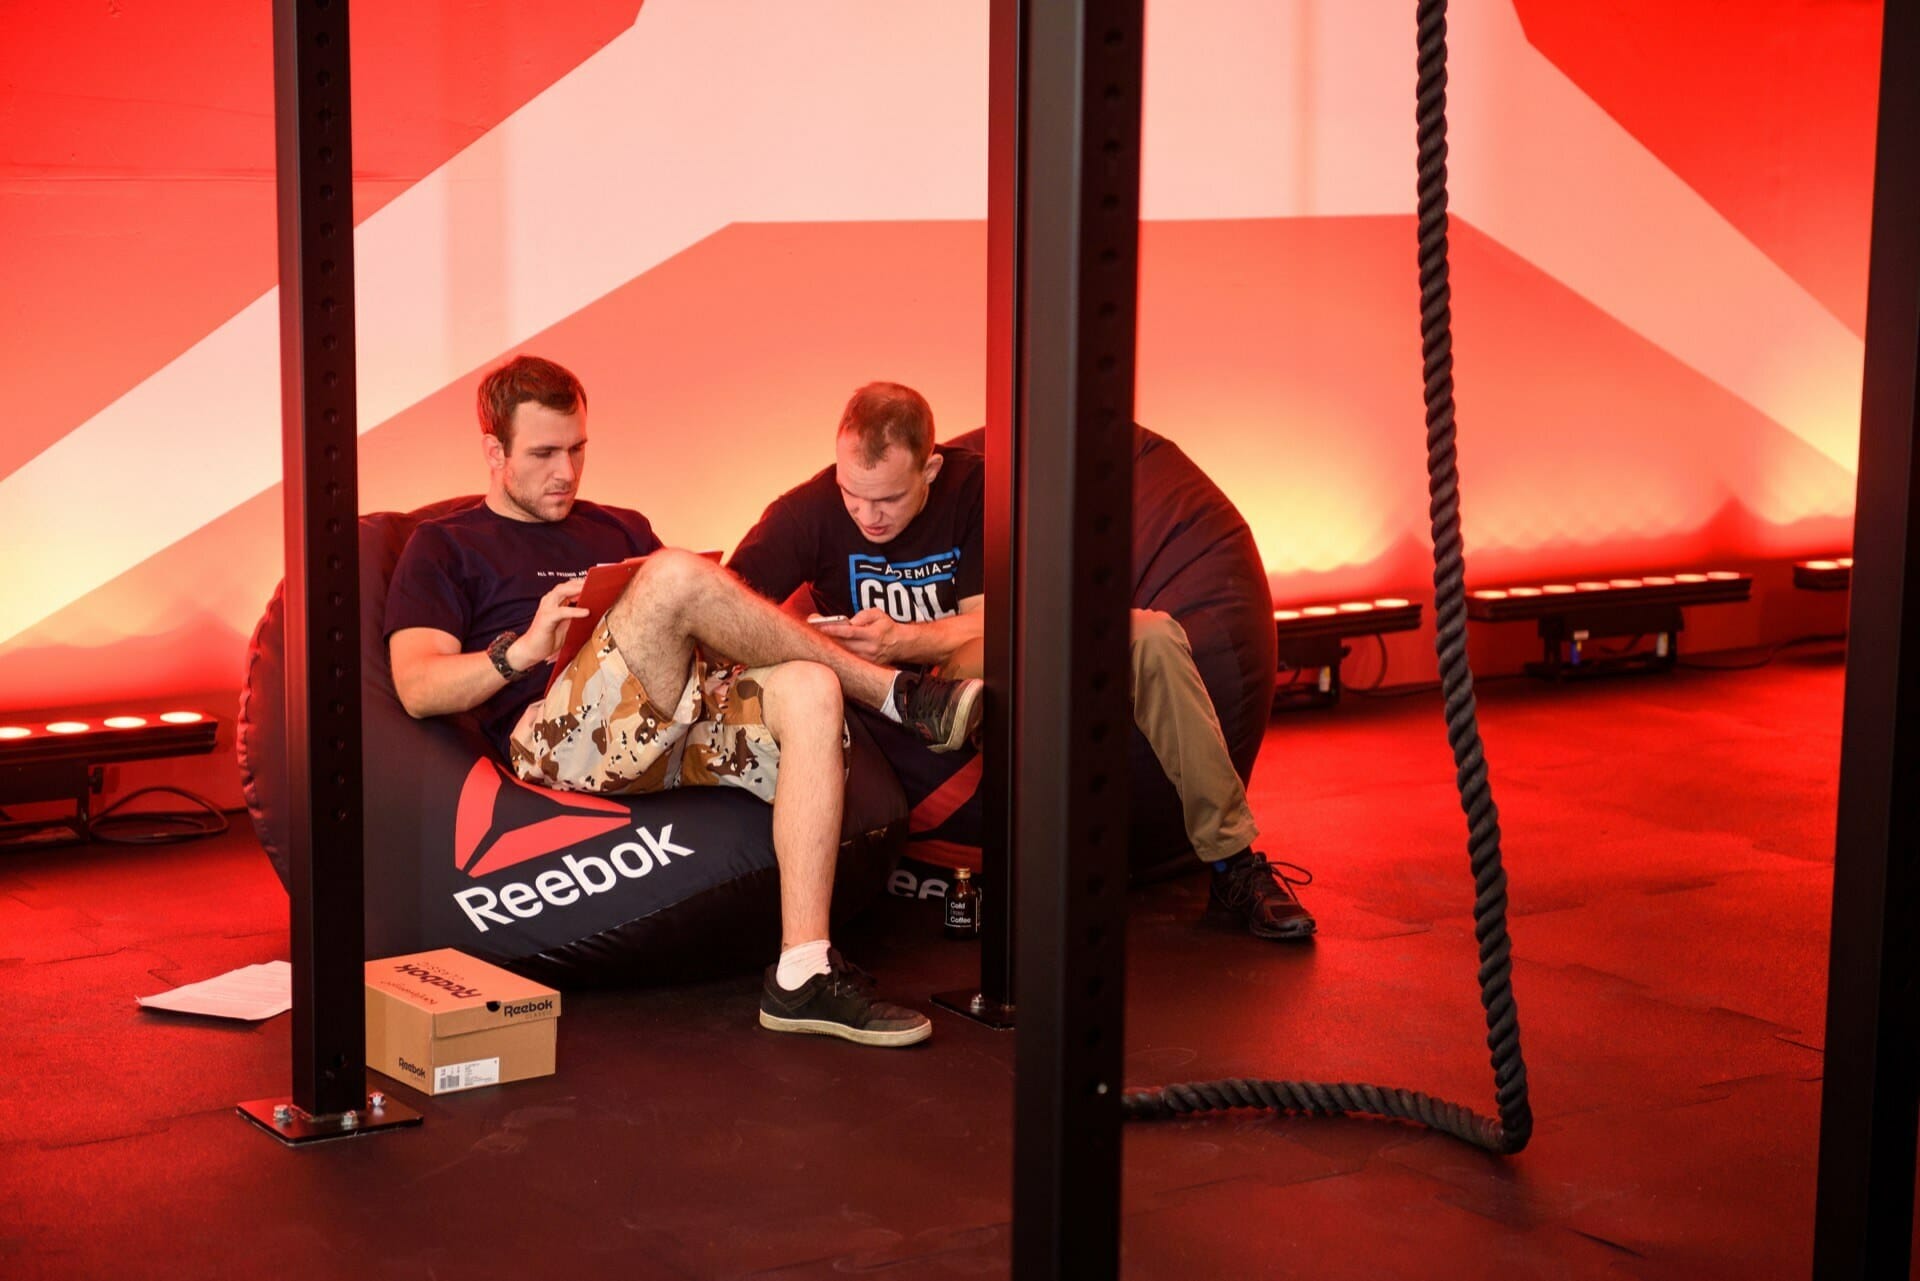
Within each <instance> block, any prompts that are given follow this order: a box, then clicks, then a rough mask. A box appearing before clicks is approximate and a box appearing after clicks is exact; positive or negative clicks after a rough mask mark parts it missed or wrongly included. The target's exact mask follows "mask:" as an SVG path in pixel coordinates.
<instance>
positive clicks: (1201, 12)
mask: <svg viewBox="0 0 1920 1281" xmlns="http://www.w3.org/2000/svg"><path fill="white" fill-rule="evenodd" d="M985 9H986V6H985V4H984V3H979V4H945V5H929V6H903V5H898V4H895V3H891V2H890V0H821V2H820V3H813V4H800V3H795V4H784V5H778V6H768V5H766V4H763V3H748V2H747V0H731V2H729V0H648V3H647V4H646V5H645V7H644V9H643V8H641V7H640V6H639V5H638V3H637V2H636V0H625V2H624V3H609V2H607V0H592V2H587V0H581V2H578V3H570V4H564V5H555V4H539V5H536V4H533V3H530V2H529V0H461V2H457V3H456V2H455V0H411V2H409V3H401V2H400V0H356V3H355V5H354V9H353V16H354V23H355V27H354V32H353V47H354V80H355V84H354V88H355V101H356V106H355V121H354V124H355V128H354V139H355V143H354V145H355V167H356V172H357V175H358V179H357V182H356V189H355V210H356V216H357V218H358V222H359V231H358V236H357V242H356V249H357V254H358V258H359V269H360V281H359V304H360V312H359V324H360V335H361V351H360V368H361V375H362V386H361V404H362V429H363V431H364V432H365V433H366V434H365V436H364V437H363V450H364V452H363V456H362V464H361V465H362V500H363V507H365V508H366V509H368V510H374V509H379V508H387V507H410V506H414V505H417V504H419V503H422V502H426V501H429V500H431V499H435V498H440V497H444V496H447V495H450V494H455V493H463V492H472V491H474V490H476V489H478V488H479V487H480V486H481V485H482V483H483V481H484V472H483V470H482V467H481V464H480V455H479V450H478V447H477V444H476V441H475V431H476V429H475V426H474V423H473V417H472V409H471V396H472V386H473V382H474V376H475V373H476V371H478V370H480V369H482V368H484V367H485V366H487V365H489V364H491V363H493V362H495V361H497V360H498V359H500V358H501V357H503V356H505V355H507V354H510V353H512V352H514V351H519V350H534V351H538V352H541V353H543V354H546V355H549V356H552V357H554V358H556V359H559V360H561V361H562V362H564V363H566V364H568V365H570V366H572V367H573V368H574V369H575V370H576V371H577V372H579V373H580V374H581V375H582V377H583V378H584V380H585V382H586V384H587V386H588V389H589V392H590V395H591V399H592V414H591V429H592V434H593V446H592V465H591V468H590V470H589V472H588V475H587V481H586V492H587V494H588V495H589V496H591V497H597V498H601V499H604V500H608V501H618V502H624V503H629V504H632V505H635V506H639V507H641V508H643V509H644V510H646V511H647V512H648V513H649V514H650V515H651V516H652V517H653V519H654V523H655V525H656V526H657V527H658V528H659V529H660V530H661V531H662V532H663V533H664V534H665V535H666V536H667V537H668V538H669V539H670V540H672V541H676V542H680V543H684V544H687V545H690V546H697V547H728V546H731V544H732V543H733V541H734V540H735V539H736V538H737V537H738V535H739V534H740V533H741V532H742V531H743V530H744V529H745V528H746V526H747V525H748V524H749V523H750V522H751V520H752V519H753V518H754V517H755V516H756V515H757V514H758V512H759V510H760V507H761V506H762V505H763V504H764V502H765V501H766V500H767V499H768V498H770V497H771V496H772V495H773V494H774V493H776V492H778V491H779V490H780V489H782V488H784V487H785V486H787V485H789V484H791V483H793V482H794V481H796V480H798V479H800V478H801V477H802V476H804V475H806V474H808V473H809V472H811V471H812V470H813V469H815V468H817V467H818V466H820V465H821V464H822V463H823V462H824V461H825V459H826V458H827V456H828V449H829V437H830V432H831V426H832V423H833V422H834V418H835V414H836V412H837V410H838V408H839V406H840V403H841V402H842V401H843V400H844V398H845V396H846V394H847V392H848V391H849V390H850V389H851V388H852V387H853V386H855V385H857V384H858V383H860V382H862V381H865V380H868V379H871V378H876V377H885V378H893V379H899V380H903V381H907V382H910V383H913V384H915V385H917V386H919V387H920V388H921V389H922V390H923V391H925V392H926V393H927V394H928V396H929V397H930V399H931V400H932V402H933V404H934V406H935V409H936V412H937V414H938V415H939V417H940V419H941V425H942V428H943V430H945V431H948V432H955V431H960V430H964V429H966V428H968V427H971V426H973V425H975V424H976V423H977V422H978V421H979V420H980V416H981V405H982V392H981V379H982V367H983V356H982V347H983V341H984V339H983V321H982V295H983V283H982V274H983V271H984V225H983V223H982V221H981V220H982V217H983V211H984V207H985V204H984V200H985V196H984V123H985V97H984V79H985V34H986V33H985ZM1454 10H1455V14H1454V20H1453V28H1452V29H1453V42H1454V66H1453V77H1454V82H1453V87H1452V98H1451V106H1452V108H1453V111H1454V132H1453V139H1452V141H1453V159H1452V174H1453V179H1454V203H1453V210H1454V217H1455V221H1454V224H1453V228H1454V242H1453V244H1454V264H1453V265H1454V277H1453V278H1454V286H1455V306H1456V323H1457V352H1458V359H1459V367H1458V371H1457V374H1458V379H1459V396H1460V413H1461V433H1462V435H1461V439H1462V447H1461V461H1462V467H1463V471H1464V474H1465V483H1464V494H1465V504H1466V506H1465V517H1466V523H1467V539H1468V549H1469V553H1470V555H1471V558H1472V559H1471V561H1470V564H1471V566H1472V570H1473V577H1474V579H1475V580H1476V581H1477V582H1481V583H1486V584H1492V583H1498V582H1502V581H1511V580H1514V579H1524V578H1526V577H1528V576H1535V575H1545V574H1552V575H1563V574H1579V573H1583V572H1599V571H1606V570H1634V569H1645V568H1650V567H1656V566H1667V567H1684V566H1697V565H1703V564H1706V563H1708V562H1713V563H1716V564H1731V565H1746V564H1751V563H1753V562H1755V561H1758V560H1763V559H1767V558H1775V557H1779V556H1784V555H1792V554H1804V553H1811V552H1816V551H1829V550H1833V549H1835V548H1841V547H1844V546H1845V545H1846V544H1847V543H1848V541H1849V528H1850V520H1851V506H1852V491H1853V472H1852V468H1853V463H1854V458H1853V454H1854V442H1855V434H1856V430H1857V405H1858V389H1859V359H1860V333H1861V328H1862V323H1863V315H1864V295H1865V262H1866V236H1867V225H1868V206H1869V201H1870V193H1871V181H1870V180H1871V153H1872V130H1873V110H1874V106H1873V104H1874V81H1875V74H1876V63H1877V31H1878V25H1879V8H1878V6H1877V5H1873V4H1811V3H1804V2H1800V3H1792V2H1789V0H1753V2H1752V3H1748V4H1745V5H1741V6H1729V5H1726V4H1723V3H1715V2H1710V0H1624V2H1623V3H1620V4H1615V5H1609V6H1593V5H1569V4H1563V3H1549V2H1547V0H1520V2H1519V3H1518V5H1517V7H1516V6H1515V5H1513V4H1510V3H1499V2H1491V0H1483V2H1481V3H1473V2H1471V0H1456V3H1455V5H1454ZM0 22H3V23H4V30H0V116H3V117H4V118H5V119H6V120H7V122H8V127H7V128H6V129H5V130H4V132H3V133H0V178H3V180H0V263H3V264H4V269H3V270H0V278H3V279H4V282H5V296H6V309H5V313H4V314H5V321H4V324H5V333H4V341H0V371H3V374H4V385H5V386H6V388H7V397H8V402H9V410H10V412H9V414H8V422H9V428H10V429H9V430H8V431H7V432H5V433H4V434H0V547H4V548H5V549H6V552H5V555H6V561H7V569H6V572H5V575H4V578H3V579H0V709H24V708H37V707H48V706H57V705H60V704H62V703H69V702H79V703H98V702H101V701H105V700H107V699H110V698H114V697H118V696H122V695H128V696H136V695H148V694H167V693H174V692H179V691H201V690H204V691H231V690H233V689H235V688H237V687H238V685H239V682H240V673H241V666H242V659H243V655H244V647H245V638H246V636H247V634H248V632H249V631H250V629H251V626H252V624H253V622H254V620H255V618H256V617H257V616H258V614H259V611H260V608H261V606H262V604H263V602H264V601H265V600H266V598H267V596H268V594H269V593H270V592H271V590H272V587H273V584H274V582H275V580H276V579H277V578H278V576H279V573H280V546H279V516H278V505H279V502H280V494H279V490H278V488H277V486H276V485H275V483H274V478H275V476H276V474H277V466H278V437H277V432H278V423H277V405H278V400H277V383H276V378H277V374H276V372H275V368H274V360H275V341H276V340H275V337H274V332H273V299H272V296H271V293H270V291H271V290H272V287H273V284H274V243H273V237H274V229H273V181H272V129H271V108H272V103H271V96H272V95H271V90H272V86H271V53H270V30H269V16H268V6H264V5H261V4H258V3H255V2H254V0H191V3H188V2H187V0H182V3H179V4H173V5H160V4H157V3H151V2H142V0H122V3H119V4H117V5H86V6H76V5H32V6H29V5H21V4H14V5H10V6H7V7H5V8H4V9H0ZM1410 27H1411V13H1410V10H1408V9H1407V6H1405V5H1404V4H1390V3H1382V2H1379V0H1350V2H1336V0H1292V2H1290V3H1275V2H1274V0H1210V2H1209V0H1180V2H1179V3H1177V4H1176V3H1172V2H1171V0H1161V2H1160V3H1158V4H1156V5H1153V6H1152V7H1151V8H1150V13H1149V55H1148V61H1149V65H1148V85H1147V90H1148V99H1147V122H1146V130H1147V132H1146V138H1147V152H1146V160H1145V175H1144V179H1143V206H1144V215H1145V217H1146V219H1147V221H1146V223H1145V226H1144V228H1143V233H1142V248H1141V286H1140V305H1141V323H1140V364H1139V370H1140V372H1139V391H1138V399H1139V414H1140V417H1141V420H1142V421H1143V422H1145V423H1147V424H1148V425H1149V426H1151V427H1153V428H1155V429H1156V430H1158V431H1160V432H1162V433H1164V434H1166V435H1169V436H1171V437H1173V438H1174V439H1175V440H1177V441H1178V442H1179V443H1180V444H1181V445H1183V446H1184V447H1185V448H1186V449H1187V450H1188V452H1189V453H1191V454H1192V455H1193V456H1194V457H1195V458H1196V459H1197V460H1198V461H1199V462H1200V463H1201V464H1202V465H1203V466H1205V467H1207V468H1208V469H1209V470H1210V471H1211V472H1212V474H1213V475H1214V476H1215V478H1216V479H1217V480H1219V482H1220V483H1221V484H1222V486H1223V487H1224V488H1225V489H1226V490H1227V492H1228V493H1229V494H1230V495H1231V496H1232V497H1233V498H1234V499H1235V501H1236V502H1237V503H1238V504H1239V505H1240V506H1241V508H1242V510H1243V511H1244V512H1245V513H1246V514H1247V516H1248V518H1249V520H1250V521H1251V522H1252V524H1253V526H1254V529H1255V531H1256V534H1257V535H1258V538H1259V540H1260V544H1261V548H1262V551H1263V554H1264V555H1265V557H1266V561H1267V565H1268V568H1269V570H1270V572H1271V576H1272V579H1273V588H1274V592H1275V595H1276V597H1277V598H1279V599H1295V600H1297V599H1310V598H1320V597H1325V596H1337V595H1344V594H1347V593H1350V592H1352V593H1359V592H1383V591H1388V590H1396V591H1405V590H1408V589H1415V588H1417V587H1418V586H1419V584H1421V583H1422V582H1424V581H1426V579H1427V577H1428V571H1427V568H1426V563H1425V557H1426V555H1427V552H1426V542H1425V538H1426V534H1425V530H1426V525H1425V478H1424V474H1423V472H1422V470H1421V459H1422V457H1423V453H1424V447H1423V432H1424V429H1423V426H1422V421H1421V408H1420V399H1419V383H1418V371H1419V357H1418V338H1417V330H1416V308H1415V303H1416V298H1415V287H1414V275H1413V267H1414V263H1413V228H1412V217H1411V208H1412V187H1413V178H1412V123H1411V121H1412V103H1411V97H1412V91H1411V85H1412V72H1411V49H1412V33H1411V30H1410ZM160 49H166V50H175V51H179V50H186V49H191V51H192V53H191V56H186V55H185V54H182V55H181V56H168V57H158V56H155V51H156V50H160Z"/></svg>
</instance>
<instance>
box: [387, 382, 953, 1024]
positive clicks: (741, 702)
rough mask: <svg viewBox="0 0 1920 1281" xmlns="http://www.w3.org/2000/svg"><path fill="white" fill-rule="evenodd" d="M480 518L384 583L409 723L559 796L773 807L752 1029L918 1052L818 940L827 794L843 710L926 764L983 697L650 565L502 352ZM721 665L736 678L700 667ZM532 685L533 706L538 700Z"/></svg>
mask: <svg viewBox="0 0 1920 1281" xmlns="http://www.w3.org/2000/svg"><path fill="white" fill-rule="evenodd" d="M479 402H480V404H479V407H480V424H481V431H482V433H483V434H482V436H481V444H482V450H483V453H484V455H485V458H486V462H487V494H486V501H485V502H484V503H482V504H481V505H480V506H478V507H473V508H468V509H465V510H462V511H460V512H457V513H455V514H453V515H450V516H446V517H443V518H441V519H438V520H430V521H426V522H424V523H422V524H421V525H420V526H419V527H418V528H417V529H416V530H415V531H414V533H413V536H412V537H411V538H410V539H409V540H408V542H407V545H406V547H405V548H404V549H403V551H402V552H401V555H400V560H399V563H398V565H397V566H396V567H395V569H394V573H393V579H392V583H391V585H390V587H389V591H388V599H387V614H386V627H387V645H388V651H389V653H390V655H391V657H392V663H393V683H394V689H395V692H396V693H398V695H399V697H400V701H401V703H402V705H403V706H405V708H406V709H407V711H408V713H409V714H411V715H413V716H416V717H426V716H440V715H451V714H456V713H462V712H478V713H479V715H480V717H481V720H482V723H483V726H484V728H485V729H486V730H487V732H488V734H489V736H490V737H492V738H493V740H494V742H495V743H496V745H498V746H500V747H501V748H502V749H503V751H504V752H505V754H506V755H507V758H508V760H509V761H510V762H511V764H512V766H513V768H514V771H515V772H516V773H517V774H518V775H519V776H520V777H521V778H523V779H526V780H527V781H529V782H532V783H538V784H542V785H545V786H548V787H556V788H562V789H569V790H576V791H598V792H616V793H632V792H650V791H657V790H660V789H663V788H669V787H678V786H688V785H724V786H734V787H740V788H743V789H745V790H747V791H750V792H752V793H753V794H754V795H756V796H759V797H760V798H762V799H763V800H767V801H770V802H771V803H772V805H773V809H774V820H773V833H774V848H775V853H776V855H777V856H778V858H779V863H780V915H781V935H782V937H781V953H780V959H779V962H778V963H777V964H776V965H772V966H769V967H768V969H767V973H766V979H765V983H764V984H763V987H762V991H761V999H760V1022H761V1025H762V1026H764V1027H768V1028H772V1029H774V1030H776V1031H785V1032H810V1033H823V1034H826V1035H831V1036H838V1037H841V1038H843V1039H845V1040H849V1041H853V1042H855V1043H858V1044H862V1045H910V1044H913V1043H914V1042H917V1041H922V1040H925V1039H926V1038H927V1036H928V1035H930V1034H931V1032H932V1025H931V1024H930V1023H929V1022H928V1020H927V1018H926V1016H925V1015H923V1014H920V1013H918V1012H917V1011H914V1010H909V1009H905V1008H903V1007H900V1006H896V1005H889V1004H887V1003H885V1002H881V1001H875V1000H870V999H868V997H867V996H866V995H865V994H864V992H863V990H862V984H861V983H860V982H859V981H858V979H857V977H856V976H857V975H858V971H856V970H854V969H853V968H852V967H851V966H849V965H847V964H846V963H845V962H844V961H842V960H841V958H840V954H839V953H838V952H837V951H835V950H833V948H832V946H831V944H830V943H829V941H828V938H827V913H828V905H829V902H830V900H831V897H832V889H833V865H834V858H835V855H836V854H837V852H838V849H839V844H840V822H841V810H842V802H843V800H844V792H845V777H846V775H845V768H846V764H845V743H846V739H845V735H846V726H845V721H844V716H843V707H844V704H843V701H842V693H843V691H844V693H845V694H846V695H849V696H851V697H852V698H853V699H855V700H856V701H857V702H859V703H861V704H863V705H865V706H868V707H872V708H875V709H878V710H879V711H881V712H882V713H883V714H885V715H886V716H888V717H890V718H891V719H893V720H897V721H900V722H902V723H903V724H905V725H908V726H910V727H912V728H913V729H914V730H915V731H916V732H917V733H918V734H919V735H920V737H921V738H922V740H923V741H925V742H927V743H928V744H930V745H932V746H933V747H934V748H935V749H936V750H951V749H953V748H955V747H958V746H960V745H961V744H962V743H963V742H964V741H965V739H966V738H967V736H968V735H969V734H970V733H971V732H972V730H973V728H974V727H975V726H976V725H977V724H978V722H979V709H980V701H979V696H980V682H979V681H977V680H974V681H945V680H941V679H939V678H935V677H925V676H922V675H920V674H918V673H905V672H896V671H893V670H891V669H889V668H886V667H882V666H880V665H878V664H876V663H873V662H870V661H868V660H866V659H863V658H861V657H860V656H858V655H855V654H853V653H852V652H850V651H848V650H846V649H845V648H843V647H841V646H839V645H836V644H834V643H833V642H832V641H830V640H828V639H826V638H825V637H823V636H821V635H820V634H819V633H817V632H816V631H814V630H813V629H812V628H809V627H807V626H806V625H804V624H802V623H800V622H798V621H797V620H795V619H792V618H789V617H788V616H786V615H784V614H782V613H780V611H779V610H777V609H774V608H773V607H771V606H769V605H768V604H767V603H766V602H764V601H762V600H760V599H759V598H758V597H756V596H754V595H753V594H752V593H751V592H748V591H747V590H745V589H744V588H743V587H742V586H741V585H740V583H739V582H738V580H737V579H735V578H734V577H733V576H732V575H731V574H729V573H727V572H726V571H725V570H723V569H721V568H720V567H719V566H717V565H714V564H713V563H711V562H710V561H707V560H705V559H704V558H702V557H700V556H697V555H694V554H692V553H690V552H684V551H678V550H675V549H672V548H665V547H662V545H661V542H660V540H659V538H657V537H656V536H655V535H654V532H653V528H652V526H651V525H650V524H649V523H648V522H647V519H646V517H644V516H642V515H640V514H639V513H638V512H634V511H628V510H625V509H621V508H612V507H600V506H598V505H596V504H592V503H587V502H582V501H580V500H579V499H578V498H577V492H578V488H579V484H580V477H581V473H582V470H583V469H584V467H585V465H586V448H587V430H586V414H587V399H586V392H585V390H584V389H583V388H582V387H581V386H580V382H579V380H578V379H576V378H575V377H574V376H573V375H572V374H570V373H568V372H567V371H566V370H565V369H562V368H561V367H560V366H558V365H555V364H553V363H552V362H551V361H546V360H541V359H539V358H537V357H532V356H521V357H518V358H516V359H514V360H512V361H509V362H508V363H507V364H505V365H503V366H501V367H500V368H499V369H496V370H494V371H492V372H491V373H489V374H488V375H487V376H486V378H485V379H484V380H483V381H482V382H481V385H480V397H479ZM641 555H644V556H645V557H646V560H645V561H644V562H643V563H642V564H641V565H640V567H639V569H638V570H637V571H636V572H635V573H634V575H633V578H632V581H631V582H630V583H629V584H628V586H627V587H626V589H625V591H624V592H623V594H622V595H621V596H620V598H619V599H618V600H617V601H615V602H614V604H613V605H612V607H611V608H609V609H608V610H607V612H606V613H605V614H604V615H603V616H602V617H601V618H600V619H599V621H598V622H597V624H596V625H595V626H594V629H593V631H592V634H591V635H590V637H589V639H588V641H587V643H586V644H585V645H584V646H583V647H582V648H581V649H580V651H579V653H578V655H576V656H575V657H574V658H573V660H572V661H571V662H569V663H568V664H567V666H566V668H565V670H563V671H561V672H560V673H558V674H557V676H555V677H554V679H553V681H552V683H551V685H547V684H546V682H545V681H544V680H541V679H538V677H541V676H544V675H545V674H546V668H547V666H548V664H549V662H550V660H551V659H552V657H553V655H554V654H555V652H556V651H557V650H558V648H559V647H560V644H561V641H562V638H563V636H564V635H565V633H566V631H567V628H568V625H569V624H570V623H571V622H572V620H574V619H576V618H582V617H585V616H586V615H587V613H588V611H587V610H585V609H583V608H581V607H579V606H578V605H577V604H575V600H576V598H577V597H578V596H579V594H580V591H581V588H582V586H583V575H584V574H585V572H586V570H587V569H589V568H590V567H592V566H593V565H596V564H601V563H605V562H610V561H620V560H625V559H628V558H630V557H633V556H641ZM713 652H723V653H726V654H728V655H731V656H732V657H733V658H735V659H739V660H742V662H741V663H737V664H736V663H722V662H717V661H709V660H708V658H707V657H706V654H709V653H713ZM543 687H544V692H542V691H543Z"/></svg>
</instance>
